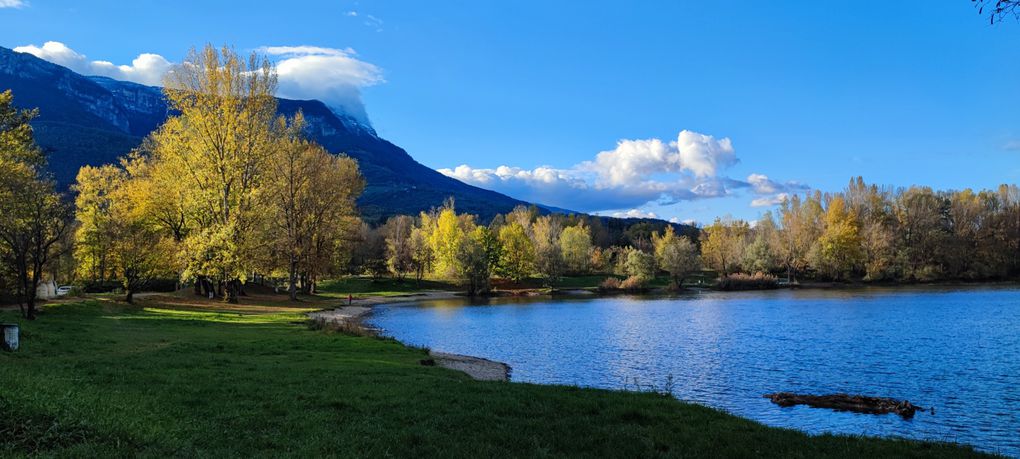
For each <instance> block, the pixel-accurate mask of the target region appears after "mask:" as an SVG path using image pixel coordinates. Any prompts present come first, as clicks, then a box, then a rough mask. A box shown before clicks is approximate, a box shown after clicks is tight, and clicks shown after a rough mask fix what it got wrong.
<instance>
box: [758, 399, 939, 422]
mask: <svg viewBox="0 0 1020 459" xmlns="http://www.w3.org/2000/svg"><path fill="white" fill-rule="evenodd" d="M764 397H765V398H767V399H769V400H771V401H772V403H775V404H776V405H779V406H782V407H787V406H794V405H807V406H810V407H814V408H829V409H832V410H836V411H852V412H854V413H866V414H886V413H896V414H898V415H900V416H901V417H903V418H904V419H910V418H913V417H914V413H916V412H917V411H925V410H926V409H925V408H924V407H920V406H917V405H914V404H913V403H910V402H909V401H907V400H896V399H894V398H884V397H866V396H864V395H848V394H832V395H803V394H794V393H792V392H777V393H774V394H765V395H764ZM931 412H932V414H935V408H932V409H931Z"/></svg>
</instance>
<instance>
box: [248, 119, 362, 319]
mask: <svg viewBox="0 0 1020 459" xmlns="http://www.w3.org/2000/svg"><path fill="white" fill-rule="evenodd" d="M276 123H277V126H276V128H275V129H276V131H277V132H280V133H283V135H280V136H279V137H278V138H277V139H274V141H275V146H274V147H273V148H272V149H271V151H270V153H269V155H268V157H267V158H266V162H265V165H264V166H263V167H264V169H265V172H264V173H265V180H264V181H263V182H262V184H261V186H260V187H259V188H258V189H256V192H257V195H258V196H259V197H260V207H261V208H263V209H264V210H265V212H262V213H260V214H259V215H261V216H263V217H268V218H265V219H264V220H263V222H262V223H261V225H262V227H261V228H259V229H258V230H261V231H263V232H265V233H266V235H267V237H268V239H269V240H270V242H269V243H270V244H271V245H272V246H273V247H274V248H275V252H276V253H277V255H278V256H277V257H275V258H276V259H279V260H280V262H282V263H280V262H274V261H271V262H270V264H271V266H269V268H270V269H273V268H276V267H277V266H278V265H279V264H282V265H283V268H284V269H283V270H284V271H285V272H286V273H287V280H288V288H287V291H288V293H289V294H290V297H291V300H296V299H297V284H298V280H299V278H300V279H301V280H303V282H302V283H303V285H304V286H307V287H308V290H309V291H311V289H312V285H313V284H314V282H315V278H316V277H317V276H318V275H319V274H321V273H322V272H323V271H327V270H328V266H329V265H330V264H332V262H333V261H334V256H333V255H334V252H335V250H337V249H338V248H339V247H342V244H341V241H342V239H344V238H345V237H346V236H347V234H348V233H349V232H351V231H352V230H353V228H352V227H353V226H355V223H356V221H357V220H358V218H357V211H356V209H355V204H354V200H355V199H356V198H357V197H358V195H360V194H361V190H362V189H363V188H364V182H363V180H362V179H361V176H360V173H359V172H358V167H357V164H356V163H354V161H353V160H351V159H350V158H347V157H346V156H342V155H341V156H334V155H331V154H329V153H328V152H327V151H326V150H325V149H323V148H322V147H321V146H319V145H318V144H315V143H313V142H310V141H308V140H307V139H306V138H305V135H304V131H305V128H306V125H305V121H304V116H302V115H301V114H300V113H298V114H297V115H296V116H295V117H294V119H293V120H292V121H291V122H290V123H289V124H287V123H285V121H284V120H283V119H278V120H277V121H276Z"/></svg>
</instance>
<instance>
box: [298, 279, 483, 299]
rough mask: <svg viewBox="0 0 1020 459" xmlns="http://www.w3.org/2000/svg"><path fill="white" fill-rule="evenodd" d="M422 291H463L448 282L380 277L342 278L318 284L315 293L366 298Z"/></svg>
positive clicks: (337, 296)
mask: <svg viewBox="0 0 1020 459" xmlns="http://www.w3.org/2000/svg"><path fill="white" fill-rule="evenodd" d="M423 290H463V289H461V288H460V287H457V286H456V285H453V284H451V283H449V282H442V281H434V280H422V281H421V285H420V286H419V285H418V283H416V282H415V281H414V279H403V280H400V279H396V278H392V277H381V278H379V279H373V278H371V277H364V276H352V277H342V278H339V279H330V280H326V281H322V282H320V283H319V284H318V285H316V292H317V293H318V294H319V295H322V296H328V297H335V298H343V299H346V298H347V295H349V294H351V295H354V296H355V297H366V296H398V295H407V294H411V293H417V292H421V291H423Z"/></svg>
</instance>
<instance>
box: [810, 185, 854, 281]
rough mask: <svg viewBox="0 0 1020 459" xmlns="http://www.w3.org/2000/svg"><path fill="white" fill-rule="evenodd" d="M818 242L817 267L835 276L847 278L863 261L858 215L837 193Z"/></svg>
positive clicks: (830, 202)
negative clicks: (848, 207)
mask: <svg viewBox="0 0 1020 459" xmlns="http://www.w3.org/2000/svg"><path fill="white" fill-rule="evenodd" d="M818 242H819V246H820V260H819V262H818V268H819V269H820V270H821V271H822V272H824V273H825V274H827V275H828V276H829V277H831V278H833V279H837V280H844V279H846V278H848V277H849V276H851V275H852V274H853V273H855V272H856V271H858V270H859V269H860V267H861V266H862V265H863V264H864V260H863V250H862V244H861V235H860V227H859V226H858V223H857V216H856V215H855V214H854V213H853V212H852V211H850V210H849V209H847V204H846V201H845V200H844V199H843V197H842V196H839V195H837V196H835V197H833V198H832V199H831V200H830V201H829V205H828V209H826V212H825V229H824V230H823V231H822V236H821V238H819V240H818Z"/></svg>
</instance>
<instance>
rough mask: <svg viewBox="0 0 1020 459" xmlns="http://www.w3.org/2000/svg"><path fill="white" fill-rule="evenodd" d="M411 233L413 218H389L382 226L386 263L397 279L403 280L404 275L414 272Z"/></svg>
mask: <svg viewBox="0 0 1020 459" xmlns="http://www.w3.org/2000/svg"><path fill="white" fill-rule="evenodd" d="M412 231H414V218H413V217H411V216H408V215H396V216H393V217H390V219H389V220H387V221H386V224H385V225H384V230H383V232H384V234H385V237H386V262H387V264H388V265H389V267H390V271H391V272H393V274H396V275H397V278H399V279H403V278H404V274H406V273H408V272H410V271H413V270H414V251H413V250H412V249H413V247H412V244H411V232H412Z"/></svg>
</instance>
